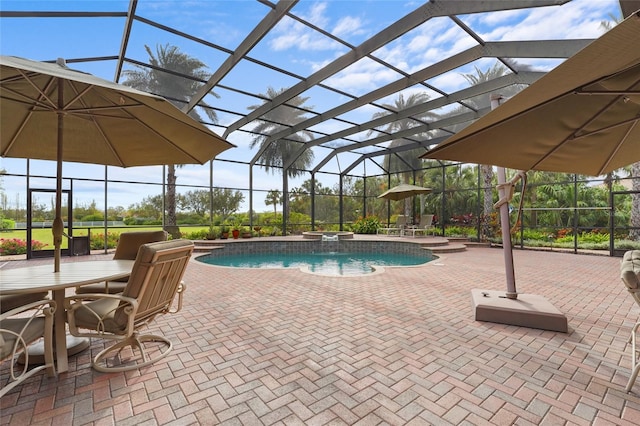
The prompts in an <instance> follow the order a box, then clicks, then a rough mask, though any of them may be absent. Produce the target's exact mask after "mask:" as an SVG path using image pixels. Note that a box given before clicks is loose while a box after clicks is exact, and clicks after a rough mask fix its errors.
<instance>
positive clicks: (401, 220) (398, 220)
mask: <svg viewBox="0 0 640 426" xmlns="http://www.w3.org/2000/svg"><path fill="white" fill-rule="evenodd" d="M406 224H407V217H406V216H404V215H398V217H397V218H396V226H397V227H398V228H402V227H404V226H405V225H406Z"/></svg>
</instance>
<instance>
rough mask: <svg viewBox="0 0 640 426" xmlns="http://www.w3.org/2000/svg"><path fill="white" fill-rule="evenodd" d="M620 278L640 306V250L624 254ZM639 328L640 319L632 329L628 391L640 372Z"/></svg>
mask: <svg viewBox="0 0 640 426" xmlns="http://www.w3.org/2000/svg"><path fill="white" fill-rule="evenodd" d="M620 279H622V282H623V283H624V285H625V286H626V287H627V290H628V291H629V293H631V296H633V299H634V300H635V301H636V304H637V305H638V306H640V250H631V251H628V252H626V253H625V254H624V255H623V256H622V262H621V263H620ZM638 329H640V321H639V322H636V324H635V325H634V326H633V328H632V329H631V339H630V341H631V376H630V377H629V381H628V382H627V386H626V388H625V390H626V391H627V392H630V391H631V388H632V387H633V384H634V383H635V381H636V378H637V377H638V373H640V351H639V349H638V345H637V340H638V338H637V334H638Z"/></svg>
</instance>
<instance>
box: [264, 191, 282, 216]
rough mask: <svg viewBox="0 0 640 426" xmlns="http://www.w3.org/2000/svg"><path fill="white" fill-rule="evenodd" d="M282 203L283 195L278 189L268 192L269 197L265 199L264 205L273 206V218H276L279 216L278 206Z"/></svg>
mask: <svg viewBox="0 0 640 426" xmlns="http://www.w3.org/2000/svg"><path fill="white" fill-rule="evenodd" d="M281 201H282V195H281V194H280V191H278V190H277V189H272V190H270V191H269V192H267V196H266V198H265V199H264V203H265V204H266V205H267V206H268V205H270V204H273V217H274V218H275V217H276V216H277V215H278V210H277V208H278V204H280V202H281Z"/></svg>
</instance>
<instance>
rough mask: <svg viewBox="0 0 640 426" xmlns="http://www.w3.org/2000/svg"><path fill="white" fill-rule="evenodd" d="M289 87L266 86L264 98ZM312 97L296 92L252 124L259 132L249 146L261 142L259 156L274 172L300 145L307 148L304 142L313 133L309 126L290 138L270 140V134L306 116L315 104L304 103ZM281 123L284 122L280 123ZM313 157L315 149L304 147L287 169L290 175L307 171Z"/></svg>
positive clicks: (267, 99)
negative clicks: (306, 112)
mask: <svg viewBox="0 0 640 426" xmlns="http://www.w3.org/2000/svg"><path fill="white" fill-rule="evenodd" d="M285 90H286V89H285V88H282V89H280V90H275V89H274V88H272V87H269V88H268V89H267V93H266V94H260V96H261V97H264V98H265V102H268V101H269V100H270V99H274V98H275V97H276V96H278V95H280V94H281V93H283V92H284V91H285ZM307 100H309V98H303V97H300V96H296V97H294V98H291V99H290V100H289V101H288V102H287V105H281V106H279V107H277V108H275V109H273V110H271V111H269V112H267V113H266V114H265V115H263V116H262V118H261V119H260V120H257V121H258V124H257V125H256V126H255V127H254V128H253V132H254V133H255V134H256V135H257V136H255V137H254V138H253V140H252V141H251V145H250V148H252V149H253V148H255V147H256V146H257V145H260V149H263V148H264V152H263V153H262V155H261V156H260V160H261V161H262V167H263V168H264V169H265V170H266V171H267V172H268V171H271V172H272V173H275V170H276V169H279V168H282V167H283V166H284V165H285V164H286V163H288V162H289V160H291V159H292V158H293V156H294V155H297V154H298V153H299V152H300V151H301V149H304V143H305V142H306V141H309V140H311V139H313V134H312V133H311V132H309V131H307V130H303V131H300V132H298V133H295V134H293V135H290V136H288V137H287V139H279V140H276V141H271V142H269V135H271V134H274V133H276V132H279V131H281V130H283V129H285V128H286V126H287V125H289V126H293V125H296V124H298V123H300V122H301V121H303V120H305V119H306V117H305V111H304V110H305V109H306V110H309V109H312V107H306V106H304V103H305V102H307ZM260 106H261V105H250V106H249V107H248V108H249V109H250V110H255V109H257V108H259V107H260ZM281 123H282V124H281ZM312 161H313V151H311V150H310V149H304V150H303V151H302V153H301V154H300V155H299V156H298V158H296V160H295V161H294V162H293V163H292V165H291V167H289V168H288V169H287V176H288V177H296V176H299V175H301V174H303V173H304V171H305V169H308V168H309V166H310V165H311V162H312Z"/></svg>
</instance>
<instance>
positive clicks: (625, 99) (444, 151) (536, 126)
mask: <svg viewBox="0 0 640 426" xmlns="http://www.w3.org/2000/svg"><path fill="white" fill-rule="evenodd" d="M497 99H498V96H494V98H493V99H492V104H494V105H495V102H496V101H497ZM639 119H640V16H639V15H638V12H636V13H634V14H632V15H631V16H629V17H628V18H627V19H625V20H624V21H623V22H621V23H620V24H619V25H617V26H616V27H614V28H613V29H611V30H609V31H608V32H606V33H605V34H603V35H602V36H601V37H600V38H598V39H597V40H595V41H594V42H592V43H591V44H589V45H588V46H587V47H585V48H584V49H582V50H581V51H579V52H578V53H576V54H575V55H574V56H572V57H571V58H569V59H567V60H566V61H565V62H563V63H562V64H560V65H559V66H558V67H556V68H555V69H553V70H552V71H550V72H549V73H547V74H546V75H545V76H543V77H542V78H541V79H540V80H538V81H536V82H535V83H533V84H532V85H531V86H529V87H528V88H526V89H525V90H523V91H522V92H520V93H518V94H517V95H516V96H514V97H513V98H512V99H509V100H507V101H506V102H505V103H504V104H502V105H500V106H498V107H497V108H495V109H492V111H491V112H490V113H488V114H487V115H485V116H484V117H482V118H480V119H479V120H477V121H476V122H474V123H473V124H471V125H470V126H468V127H467V128H465V129H464V130H462V131H461V132H458V133H457V134H455V135H453V136H452V137H450V138H448V139H447V140H446V141H444V142H443V143H441V144H440V145H438V146H436V147H435V148H434V149H432V150H430V151H429V152H428V153H427V154H425V155H423V156H421V158H432V159H440V160H454V161H462V162H469V163H477V164H491V165H495V166H499V167H498V183H499V184H501V185H503V184H505V177H504V169H503V168H504V167H509V168H513V169H519V170H523V171H528V170H545V171H552V172H565V173H579V174H587V175H593V176H599V175H602V174H606V173H608V172H610V171H612V170H616V169H618V168H620V167H624V166H626V165H629V164H631V163H634V162H636V161H640V124H639V123H638V120H639ZM503 195H504V189H501V198H502V196H503ZM500 217H501V220H500V221H501V226H502V233H503V245H504V252H505V264H506V269H507V271H506V272H507V297H509V298H516V297H517V296H516V288H515V278H514V272H513V259H512V258H511V240H510V238H509V214H508V206H507V205H506V204H503V205H502V206H501V207H500Z"/></svg>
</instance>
